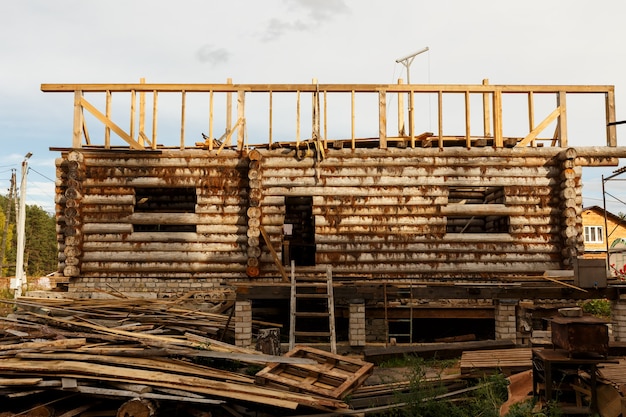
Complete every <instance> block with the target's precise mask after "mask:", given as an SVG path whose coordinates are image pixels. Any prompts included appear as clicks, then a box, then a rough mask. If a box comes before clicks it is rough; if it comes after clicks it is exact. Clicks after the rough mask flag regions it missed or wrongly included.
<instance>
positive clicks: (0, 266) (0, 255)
mask: <svg viewBox="0 0 626 417" xmlns="http://www.w3.org/2000/svg"><path fill="white" fill-rule="evenodd" d="M14 192H15V170H12V172H11V188H9V198H7V207H6V209H5V211H4V217H5V219H4V231H3V232H2V244H1V245H2V248H1V249H0V276H4V273H3V271H4V255H6V250H7V237H8V236H9V225H10V224H11V204H13V201H12V200H13V193H14Z"/></svg>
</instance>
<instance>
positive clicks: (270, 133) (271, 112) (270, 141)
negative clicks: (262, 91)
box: [268, 90, 273, 149]
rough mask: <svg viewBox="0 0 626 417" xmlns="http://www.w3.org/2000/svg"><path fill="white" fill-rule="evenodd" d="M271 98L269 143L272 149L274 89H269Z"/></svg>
mask: <svg viewBox="0 0 626 417" xmlns="http://www.w3.org/2000/svg"><path fill="white" fill-rule="evenodd" d="M269 95H270V97H269V99H270V103H269V132H268V135H269V139H268V144H269V149H272V141H273V139H272V122H273V120H272V116H273V108H272V104H273V95H272V90H270V91H269Z"/></svg>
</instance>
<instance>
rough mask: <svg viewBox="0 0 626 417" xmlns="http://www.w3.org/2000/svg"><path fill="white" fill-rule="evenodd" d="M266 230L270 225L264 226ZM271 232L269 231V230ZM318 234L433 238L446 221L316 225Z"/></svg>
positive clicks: (441, 229)
mask: <svg viewBox="0 0 626 417" xmlns="http://www.w3.org/2000/svg"><path fill="white" fill-rule="evenodd" d="M264 227H265V229H266V230H268V229H269V226H264ZM274 227H275V226H274ZM268 233H269V232H268ZM315 233H316V235H317V234H318V233H319V234H327V235H328V234H337V235H344V234H345V235H349V236H354V235H364V236H415V235H418V236H419V235H424V236H428V235H433V236H432V237H433V238H439V234H443V233H445V222H444V221H440V222H439V223H438V224H432V223H430V222H425V223H424V224H417V225H408V224H395V225H391V224H386V225H348V226H344V225H336V226H333V225H328V226H321V225H316V226H315Z"/></svg>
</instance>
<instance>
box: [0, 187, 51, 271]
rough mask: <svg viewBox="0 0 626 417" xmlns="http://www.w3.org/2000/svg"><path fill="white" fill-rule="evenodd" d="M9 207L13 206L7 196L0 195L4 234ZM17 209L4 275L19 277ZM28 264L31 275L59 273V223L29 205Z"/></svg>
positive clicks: (26, 238)
mask: <svg viewBox="0 0 626 417" xmlns="http://www.w3.org/2000/svg"><path fill="white" fill-rule="evenodd" d="M7 204H13V201H9V200H8V198H7V197H4V196H0V217H1V218H2V222H0V233H3V232H4V226H5V223H4V219H5V215H4V213H5V212H6V207H7ZM15 231H16V225H15V210H12V213H11V219H10V222H9V229H8V231H7V232H8V234H7V242H6V250H5V257H4V264H5V265H10V267H5V268H4V270H3V271H0V272H2V275H3V276H14V275H15V258H16V248H17V234H16V233H15ZM24 246H25V249H24V265H25V268H26V275H27V276H42V275H46V274H48V273H50V272H54V271H56V270H57V264H58V262H57V241H56V220H55V217H54V215H50V214H48V213H47V212H46V211H45V210H43V209H42V208H41V207H39V206H33V205H27V206H26V224H25V242H24Z"/></svg>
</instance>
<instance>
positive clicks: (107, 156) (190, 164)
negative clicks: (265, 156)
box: [55, 150, 245, 169]
mask: <svg viewBox="0 0 626 417" xmlns="http://www.w3.org/2000/svg"><path fill="white" fill-rule="evenodd" d="M223 152H225V151H223ZM55 163H56V164H57V166H58V165H59V163H61V164H62V163H63V159H62V158H57V159H56V160H55ZM85 165H86V166H90V167H91V166H93V167H103V168H107V167H108V168H115V167H121V166H125V167H132V168H137V169H145V168H155V169H158V168H161V167H167V168H194V167H198V168H227V169H228V168H230V169H235V168H238V167H239V168H241V167H244V165H245V164H244V163H243V162H242V161H241V160H240V155H238V154H236V153H230V155H229V154H228V153H223V154H221V155H220V156H211V157H210V158H207V157H206V155H202V156H200V153H196V155H191V154H189V153H185V151H182V152H171V153H170V154H169V155H168V154H167V153H161V154H158V155H150V156H148V155H137V156H133V157H132V158H129V157H128V154H126V155H120V157H119V158H118V157H117V156H116V155H115V153H114V151H110V150H104V151H103V152H101V153H92V154H90V155H88V156H87V157H86V158H85Z"/></svg>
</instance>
